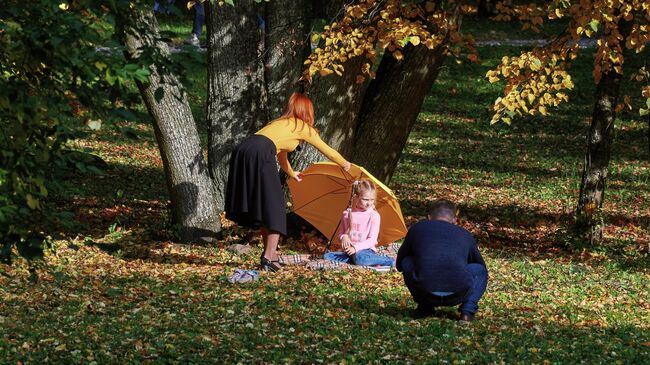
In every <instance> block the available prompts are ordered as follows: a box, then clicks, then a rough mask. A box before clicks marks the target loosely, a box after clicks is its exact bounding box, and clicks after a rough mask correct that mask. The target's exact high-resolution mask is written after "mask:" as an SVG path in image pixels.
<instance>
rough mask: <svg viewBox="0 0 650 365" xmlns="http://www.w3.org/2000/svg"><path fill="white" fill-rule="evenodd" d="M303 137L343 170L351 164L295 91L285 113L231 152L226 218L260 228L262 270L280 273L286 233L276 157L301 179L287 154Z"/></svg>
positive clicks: (293, 174) (310, 104) (305, 98)
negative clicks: (279, 249) (331, 143)
mask: <svg viewBox="0 0 650 365" xmlns="http://www.w3.org/2000/svg"><path fill="white" fill-rule="evenodd" d="M301 141H307V142H309V143H310V144H311V145H312V146H314V147H316V149H318V150H319V151H320V152H322V153H323V154H324V155H325V156H326V157H327V158H329V159H330V160H332V161H333V162H335V163H337V164H339V165H340V166H341V167H342V168H343V169H345V171H348V170H349V169H350V163H349V162H348V161H347V160H345V159H344V158H343V156H341V154H340V153H338V152H336V151H335V150H334V149H332V148H331V147H330V146H328V145H327V144H326V143H325V142H323V140H321V139H320V136H319V135H318V131H317V130H316V129H314V106H313V105H312V103H311V100H309V98H308V97H307V96H305V95H303V94H300V93H293V94H292V95H291V97H290V98H289V103H288V105H287V111H286V112H285V113H284V115H282V116H281V117H280V118H278V119H275V120H273V121H271V122H269V123H268V124H267V125H266V126H265V127H264V128H262V129H260V130H259V131H258V132H257V133H255V134H254V135H252V136H249V137H247V138H246V139H245V140H244V141H242V143H241V144H239V145H238V146H237V147H235V149H234V151H233V152H232V155H231V156H230V170H229V173H228V185H227V187H226V204H225V205H226V206H225V211H226V218H228V219H230V220H232V221H235V222H236V223H237V224H239V225H242V226H249V227H260V228H261V231H262V240H263V242H264V252H263V253H262V257H261V258H260V265H261V266H262V269H264V270H267V271H278V270H279V269H280V265H279V262H278V253H277V247H278V241H279V240H280V235H286V234H287V221H286V213H285V207H286V202H285V201H284V192H283V191H282V185H281V184H280V175H279V173H278V170H277V165H276V159H275V156H276V155H277V158H278V162H279V164H280V167H281V168H282V170H284V171H285V172H286V173H287V175H289V177H291V178H293V179H296V181H301V178H300V172H296V171H293V169H292V168H291V165H290V164H289V160H288V159H287V154H288V153H289V152H291V151H293V150H295V149H296V147H297V146H298V144H299V143H300V142H301Z"/></svg>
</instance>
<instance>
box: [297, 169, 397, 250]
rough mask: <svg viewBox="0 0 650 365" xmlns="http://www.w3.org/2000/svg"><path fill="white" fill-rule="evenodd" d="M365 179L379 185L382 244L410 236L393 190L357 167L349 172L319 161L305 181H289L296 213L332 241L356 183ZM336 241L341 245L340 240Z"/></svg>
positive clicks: (377, 202) (376, 205) (378, 197)
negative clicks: (407, 234)
mask: <svg viewBox="0 0 650 365" xmlns="http://www.w3.org/2000/svg"><path fill="white" fill-rule="evenodd" d="M361 179H368V180H370V181H372V182H373V183H374V184H375V185H376V186H377V199H376V200H375V209H377V212H379V215H380V216H381V226H380V229H379V238H378V241H379V244H380V245H387V244H389V243H391V242H394V241H396V240H398V239H400V238H402V237H404V236H406V224H404V218H403V217H402V210H401V209H400V207H399V202H398V201H397V197H396V196H395V194H394V193H393V191H392V190H390V189H389V188H388V187H387V186H386V185H384V184H383V183H382V182H381V181H379V180H377V179H376V178H375V177H374V176H372V175H371V174H370V173H369V172H368V171H366V169H364V168H363V167H359V166H357V165H354V164H353V165H352V167H351V168H350V171H347V172H346V171H345V170H343V168H341V167H340V166H339V165H337V164H334V163H331V162H318V163H315V164H312V165H310V166H309V167H308V168H307V169H305V170H304V171H303V172H302V181H301V182H297V181H296V180H294V179H289V190H290V191H291V199H292V201H293V210H294V212H295V213H296V214H298V215H299V216H301V217H303V218H304V219H305V220H307V222H309V223H311V224H312V225H313V226H314V227H316V229H318V230H319V231H320V232H321V233H322V234H324V235H325V236H326V237H330V240H331V239H332V237H333V236H334V235H335V233H336V230H337V229H338V226H339V222H340V220H341V214H342V213H343V211H344V210H345V209H346V208H347V207H348V204H349V201H350V196H351V193H352V183H354V181H355V180H361ZM334 241H335V242H338V237H336V238H334Z"/></svg>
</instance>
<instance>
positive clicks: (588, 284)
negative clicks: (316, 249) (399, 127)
mask: <svg viewBox="0 0 650 365" xmlns="http://www.w3.org/2000/svg"><path fill="white" fill-rule="evenodd" d="M480 51H481V55H482V58H483V63H482V64H481V65H463V66H458V65H455V64H454V63H452V62H449V63H447V65H446V66H445V68H444V70H443V72H442V73H441V74H440V76H439V79H438V81H437V82H436V84H435V86H434V88H433V89H432V91H431V93H430V95H429V97H428V98H427V100H426V102H425V105H424V107H423V110H422V113H421V114H420V117H419V121H418V123H417V125H416V127H415V129H414V131H413V133H412V134H411V136H410V138H409V142H408V145H407V147H406V150H405V151H404V154H403V157H402V160H401V161H400V164H399V166H398V168H397V172H396V175H395V177H394V179H393V181H392V182H391V186H392V187H393V188H394V189H395V191H396V193H397V194H398V195H399V197H400V199H401V204H402V209H403V211H404V213H405V216H406V219H407V221H409V222H413V221H415V220H417V219H419V218H420V217H422V216H423V214H424V213H425V209H426V206H427V203H428V202H429V201H431V200H432V199H435V198H437V197H439V196H447V197H451V198H453V199H454V200H456V201H458V202H459V203H460V205H461V216H462V220H461V224H462V225H463V226H464V227H465V228H467V229H469V230H470V231H472V232H473V233H474V234H475V236H476V237H477V239H478V241H479V244H480V245H481V250H482V252H483V255H484V257H485V259H486V262H487V265H488V268H489V270H490V281H489V286H488V292H487V293H486V295H485V296H484V298H483V300H482V301H481V303H480V305H481V309H480V311H479V315H478V319H477V321H475V322H473V323H472V324H470V325H467V324H463V323H459V322H457V321H455V320H452V319H449V318H447V317H452V316H453V315H454V310H453V309H452V308H449V309H448V310H446V311H444V312H443V313H442V315H441V316H440V317H432V318H427V319H421V320H414V319H412V318H411V317H410V316H409V311H410V310H411V309H412V308H413V307H414V305H413V303H412V302H411V299H410V297H409V295H408V292H407V290H406V289H405V288H404V287H403V284H402V279H401V276H400V274H399V273H388V274H376V273H368V272H352V273H348V272H339V273H337V272H327V273H319V272H313V271H307V270H305V269H302V268H290V269H288V270H285V271H284V272H282V273H279V274H274V275H266V274H262V276H261V279H260V280H259V281H258V282H255V283H250V284H247V285H230V284H228V283H227V282H226V280H225V279H226V278H227V276H228V275H230V273H231V272H232V270H233V269H234V268H237V267H244V268H255V262H256V258H257V257H259V254H260V248H259V246H257V247H256V249H255V250H254V251H253V253H251V254H250V255H248V256H238V255H235V254H231V253H229V252H227V251H225V250H223V248H224V247H225V246H227V245H229V244H231V243H246V242H248V241H249V240H251V233H250V232H245V231H234V230H232V229H231V228H228V229H227V231H226V235H225V237H224V240H223V241H220V242H219V243H218V244H217V245H214V246H203V247H199V246H185V245H178V244H175V243H173V242H172V241H173V239H174V237H173V234H171V232H170V228H169V226H168V224H167V222H168V219H169V217H168V212H167V208H166V204H167V203H168V200H167V198H166V187H165V181H164V178H163V174H162V169H161V162H160V157H159V156H158V152H157V146H156V144H155V139H154V136H153V133H152V129H151V127H150V126H149V125H148V124H147V123H144V122H124V123H123V124H120V125H119V126H122V127H131V128H133V129H135V130H136V131H137V133H138V136H139V137H138V139H137V140H132V139H128V138H126V137H124V135H123V134H121V133H117V132H116V129H114V128H105V129H102V130H100V131H99V132H92V133H90V132H88V133H87V134H86V135H85V137H83V138H82V139H80V140H78V141H77V142H75V147H77V148H87V149H89V150H92V151H93V152H94V153H96V154H98V155H100V156H101V157H102V158H104V159H105V160H106V161H107V163H108V164H109V167H108V169H107V170H106V172H105V174H104V175H101V176H97V175H92V174H75V175H71V176H69V177H68V179H69V182H67V183H66V185H65V186H64V188H65V189H66V190H65V191H66V193H65V194H60V195H57V196H55V197H53V201H54V202H55V204H56V205H57V207H59V209H61V210H68V211H70V212H71V213H72V214H73V215H74V216H75V220H77V221H78V223H77V224H76V225H73V226H72V227H68V228H65V227H62V228H61V232H60V234H61V235H62V236H64V237H69V238H68V239H66V240H57V241H56V250H55V251H53V252H49V253H48V255H47V259H46V261H45V262H43V263H42V264H41V267H40V269H39V270H38V272H37V273H38V278H39V280H38V282H37V283H32V282H30V281H29V278H30V274H29V272H28V271H27V270H26V266H25V265H24V263H22V262H20V261H19V262H18V263H17V264H16V265H14V266H12V267H6V266H2V267H0V274H2V275H0V298H2V300H1V301H0V363H18V362H21V363H26V364H27V363H33V364H38V363H47V362H49V363H60V364H68V363H89V364H91V363H98V364H104V363H149V362H150V363H183V364H185V363H238V362H241V363H343V362H345V363H364V364H365V363H457V364H462V363H465V364H475V363H479V364H482V363H525V364H529V363H539V364H542V363H551V364H576V363H587V364H612V363H621V364H642V363H647V362H649V361H650V303H649V302H648V293H649V292H650V287H649V284H648V283H649V282H650V280H649V279H650V270H649V269H650V268H649V264H648V263H649V257H648V254H647V253H645V252H646V251H644V250H647V245H648V243H649V242H650V236H649V235H650V233H649V232H648V227H649V226H650V204H649V201H648V199H649V198H648V197H649V196H650V187H649V186H648V184H647V182H648V181H650V163H649V162H648V155H647V153H648V151H647V140H645V139H644V135H645V131H646V128H647V121H644V120H641V119H640V118H639V117H638V116H636V115H635V114H633V113H623V114H622V115H621V116H620V117H619V120H617V125H618V126H619V127H617V130H616V143H615V146H614V151H613V158H612V162H611V170H610V185H609V186H608V187H607V193H606V204H605V217H606V220H607V223H608V226H607V228H606V231H605V234H606V245H605V246H603V247H602V248H599V249H597V250H593V251H585V252H571V251H567V250H565V248H564V240H565V239H566V237H565V232H566V231H567V229H568V228H569V227H570V224H571V219H572V217H571V216H572V209H573V208H574V206H575V200H576V197H577V189H578V177H579V175H580V171H581V163H582V159H583V153H584V147H585V141H584V137H583V135H584V133H585V131H586V130H587V128H588V126H589V115H590V111H591V104H592V102H593V88H594V87H593V82H592V81H591V80H590V72H589V67H590V64H591V63H590V60H589V57H588V56H589V55H588V54H586V53H585V54H584V55H583V56H582V57H581V58H579V59H578V60H577V61H576V62H575V69H574V73H573V74H574V77H575V78H576V89H575V90H574V91H573V92H572V93H571V96H570V97H571V99H570V103H568V104H566V105H564V106H562V107H561V108H559V109H558V110H555V111H553V112H554V114H553V115H552V116H549V117H547V118H530V119H524V120H517V121H514V123H513V125H512V126H507V125H503V124H497V125H494V126H490V125H489V118H490V115H489V112H488V110H487V107H488V106H489V105H491V104H492V102H493V101H494V99H495V98H496V97H497V96H498V95H499V89H498V85H490V84H489V83H487V81H486V80H485V79H484V78H483V75H485V72H486V71H487V69H488V68H489V67H491V66H494V65H495V64H496V62H498V60H499V59H500V57H501V56H502V55H503V54H506V53H511V54H512V53H513V52H517V51H518V49H515V48H510V47H486V48H481V49H480ZM640 59H642V58H640ZM634 62H640V61H639V59H636V60H635V61H634ZM203 73H204V69H201V68H192V69H190V70H189V73H188V77H189V79H190V80H193V81H192V83H191V84H189V85H190V88H191V92H192V93H194V95H195V97H194V98H191V101H192V103H193V105H192V106H193V111H194V112H195V116H196V117H197V120H198V121H199V125H200V126H201V124H200V123H202V122H201V121H202V120H203V119H204V117H202V114H201V113H203V112H202V110H203V108H202V106H201V103H203V102H204V100H205V91H204V86H203V85H202V84H201V82H204V81H202V80H205V78H204V77H203V76H202V75H203ZM625 89H630V86H627V85H626V86H625ZM200 128H202V129H203V130H204V129H205V128H204V127H200ZM116 223H117V224H116ZM253 240H254V239H253ZM254 241H255V240H254ZM254 243H258V242H257V241H255V242H254ZM295 249H296V247H294V246H291V245H283V246H282V250H284V251H285V252H286V251H289V250H295Z"/></svg>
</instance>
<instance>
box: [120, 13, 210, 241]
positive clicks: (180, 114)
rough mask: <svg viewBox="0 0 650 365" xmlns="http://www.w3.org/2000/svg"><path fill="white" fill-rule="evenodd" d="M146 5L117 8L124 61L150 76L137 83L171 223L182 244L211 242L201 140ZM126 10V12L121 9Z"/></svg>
mask: <svg viewBox="0 0 650 365" xmlns="http://www.w3.org/2000/svg"><path fill="white" fill-rule="evenodd" d="M150 8H151V6H150V4H148V3H147V4H146V7H145V6H143V7H141V8H139V7H131V8H129V7H128V6H127V5H126V4H125V6H124V8H123V9H119V8H116V9H115V10H116V14H118V19H119V26H120V27H119V29H120V30H119V31H120V34H121V35H122V36H123V41H124V44H125V45H126V47H127V51H128V52H127V58H128V59H130V60H134V61H135V62H140V63H141V64H144V65H146V67H147V68H148V70H149V73H150V76H149V78H148V80H146V82H143V81H140V80H136V84H137V86H138V89H139V90H140V93H141V95H142V99H143V100H144V103H145V105H146V106H147V110H148V111H149V114H150V115H151V117H152V120H153V127H154V131H155V135H156V140H157V142H158V147H159V149H160V155H161V157H162V161H163V168H164V170H165V177H166V181H167V188H168V190H169V196H170V200H171V204H172V213H173V217H174V221H175V222H177V223H178V224H179V225H180V238H181V241H183V242H203V241H212V240H213V239H214V238H215V237H216V235H217V233H218V232H220V231H221V221H220V219H219V210H218V208H217V204H216V199H215V195H214V193H213V187H212V183H211V181H210V177H209V174H208V168H207V163H206V161H205V159H204V157H203V150H202V148H201V141H200V139H199V134H198V130H197V127H196V124H195V122H194V117H193V116H192V111H191V109H190V105H189V102H188V100H187V93H186V92H185V89H184V88H183V85H182V83H181V82H180V80H179V78H178V77H177V76H176V75H175V74H174V72H173V70H171V69H170V68H168V67H165V65H169V64H170V60H169V58H170V52H169V47H168V46H167V43H165V42H164V41H162V40H161V39H160V34H159V30H158V23H157V21H156V18H155V17H154V14H153V11H152V10H151V9H150ZM126 9H128V10H126Z"/></svg>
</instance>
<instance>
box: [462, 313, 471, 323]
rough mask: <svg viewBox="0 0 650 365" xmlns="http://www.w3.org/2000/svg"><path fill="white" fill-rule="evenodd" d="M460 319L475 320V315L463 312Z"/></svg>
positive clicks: (464, 320) (465, 320)
mask: <svg viewBox="0 0 650 365" xmlns="http://www.w3.org/2000/svg"><path fill="white" fill-rule="evenodd" d="M460 320H461V321H463V322H472V321H473V320H474V315H472V314H469V313H462V314H461V315H460Z"/></svg>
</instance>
